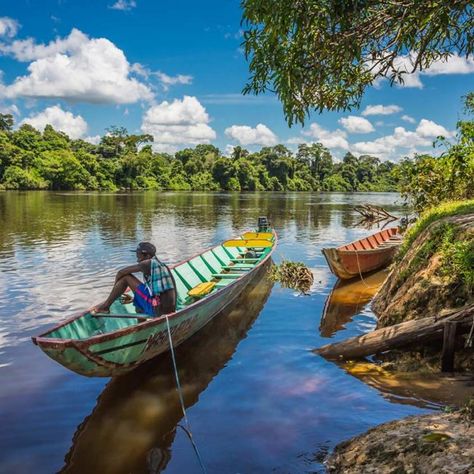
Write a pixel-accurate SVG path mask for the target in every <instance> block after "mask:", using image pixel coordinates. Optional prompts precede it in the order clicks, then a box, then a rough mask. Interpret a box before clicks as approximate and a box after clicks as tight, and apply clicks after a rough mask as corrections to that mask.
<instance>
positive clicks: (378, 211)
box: [354, 204, 398, 220]
mask: <svg viewBox="0 0 474 474" xmlns="http://www.w3.org/2000/svg"><path fill="white" fill-rule="evenodd" d="M354 211H356V212H358V213H359V214H360V215H362V216H363V217H364V219H367V220H384V219H392V220H395V219H398V218H397V217H395V216H394V215H392V214H390V213H389V212H387V211H386V210H385V209H384V208H383V207H380V206H373V205H372V204H362V205H360V206H355V207H354Z"/></svg>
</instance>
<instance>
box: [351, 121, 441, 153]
mask: <svg viewBox="0 0 474 474" xmlns="http://www.w3.org/2000/svg"><path fill="white" fill-rule="evenodd" d="M420 123H421V122H420ZM432 144H433V140H432V139H429V138H428V137H427V136H423V135H422V134H420V133H419V132H418V129H417V130H416V131H415V132H412V131H409V130H406V129H405V128H404V127H396V128H395V129H394V131H393V133H392V134H391V135H385V136H383V137H380V138H377V139H376V140H373V141H365V142H357V143H354V144H353V145H351V151H352V152H353V153H354V154H369V155H377V156H379V157H380V158H383V159H391V160H397V159H398V158H400V156H411V155H413V154H415V153H417V152H421V151H422V150H421V148H426V147H431V146H432Z"/></svg>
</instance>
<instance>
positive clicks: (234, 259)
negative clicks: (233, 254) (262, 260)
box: [230, 258, 259, 263]
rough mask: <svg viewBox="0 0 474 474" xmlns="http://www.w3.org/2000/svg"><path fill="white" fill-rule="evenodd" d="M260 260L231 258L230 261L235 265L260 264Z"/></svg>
mask: <svg viewBox="0 0 474 474" xmlns="http://www.w3.org/2000/svg"><path fill="white" fill-rule="evenodd" d="M258 260H259V259H258V258H231V259H230V261H231V262H234V263H245V262H248V263H256V262H258Z"/></svg>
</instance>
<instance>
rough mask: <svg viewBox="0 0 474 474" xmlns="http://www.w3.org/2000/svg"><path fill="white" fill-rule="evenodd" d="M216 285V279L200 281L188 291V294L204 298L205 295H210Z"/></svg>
mask: <svg viewBox="0 0 474 474" xmlns="http://www.w3.org/2000/svg"><path fill="white" fill-rule="evenodd" d="M215 286H216V282H215V281H208V282H205V283H199V285H196V286H195V287H194V288H191V289H190V290H189V291H188V295H189V296H191V297H192V298H202V297H203V296H206V295H208V294H209V293H210V292H211V291H212V290H213V289H214V287H215Z"/></svg>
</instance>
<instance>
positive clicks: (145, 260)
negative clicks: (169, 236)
mask: <svg viewBox="0 0 474 474" xmlns="http://www.w3.org/2000/svg"><path fill="white" fill-rule="evenodd" d="M135 252H136V254H137V264H136V265H130V266H129V267H125V268H122V269H121V270H119V271H118V272H117V276H116V277H115V284H114V287H113V288H112V291H111V292H110V295H109V297H108V298H107V299H106V300H105V301H104V302H103V303H102V304H101V305H99V306H97V307H96V308H94V309H93V310H92V311H91V313H92V314H98V313H109V312H110V306H111V304H112V303H113V302H114V301H115V300H116V299H117V298H118V297H119V296H120V295H122V294H123V292H124V291H126V289H127V288H130V289H131V290H132V291H133V294H134V297H133V304H134V305H135V307H136V308H137V310H138V311H140V312H142V313H145V314H149V315H151V316H159V315H161V314H167V313H172V312H174V311H175V309H176V290H175V287H174V281H173V277H172V275H171V272H170V270H169V269H168V267H167V266H166V265H165V264H164V263H162V262H160V261H159V260H158V259H157V258H156V247H155V246H154V245H153V244H151V243H150V242H140V243H139V244H138V246H137V249H136V250H135ZM139 272H141V273H143V276H144V280H145V281H144V282H143V283H142V282H141V281H140V280H139V279H138V278H137V277H135V276H134V275H133V274H134V273H139Z"/></svg>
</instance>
